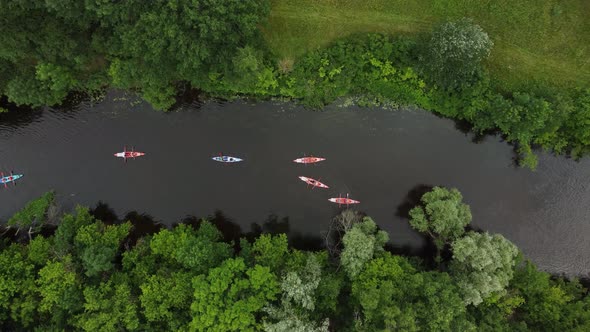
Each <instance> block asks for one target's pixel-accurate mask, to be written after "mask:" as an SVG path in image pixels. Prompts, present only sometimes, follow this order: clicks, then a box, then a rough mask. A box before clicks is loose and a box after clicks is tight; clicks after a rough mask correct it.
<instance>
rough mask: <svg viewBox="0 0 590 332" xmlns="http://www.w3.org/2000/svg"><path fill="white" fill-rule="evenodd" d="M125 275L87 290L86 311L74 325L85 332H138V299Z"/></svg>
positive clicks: (114, 276) (78, 317)
mask: <svg viewBox="0 0 590 332" xmlns="http://www.w3.org/2000/svg"><path fill="white" fill-rule="evenodd" d="M125 279H126V278H125V275H122V274H116V275H113V276H111V278H110V279H109V280H108V281H106V282H101V283H100V284H99V285H98V286H90V285H89V286H88V287H86V288H85V289H84V292H83V293H84V311H83V312H82V313H81V314H78V315H76V316H75V317H74V318H73V322H72V325H74V326H75V327H76V328H79V329H81V330H84V331H122V330H125V331H137V330H138V328H139V316H138V306H137V299H136V298H135V297H134V296H133V294H132V289H131V286H130V285H129V284H128V283H127V282H126V280H125Z"/></svg>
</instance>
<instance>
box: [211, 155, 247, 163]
mask: <svg viewBox="0 0 590 332" xmlns="http://www.w3.org/2000/svg"><path fill="white" fill-rule="evenodd" d="M211 159H213V160H215V161H219V162H220V163H237V162H240V161H243V160H244V159H241V158H238V157H230V156H217V157H213V158H211Z"/></svg>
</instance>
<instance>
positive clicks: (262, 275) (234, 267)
mask: <svg viewBox="0 0 590 332" xmlns="http://www.w3.org/2000/svg"><path fill="white" fill-rule="evenodd" d="M193 288H194V301H193V303H192V304H191V313H192V317H193V319H192V321H191V322H190V324H189V328H190V329H191V330H193V331H219V332H221V331H255V330H258V329H259V328H260V327H261V323H260V322H259V321H258V319H257V318H256V317H257V316H260V314H261V310H262V308H263V307H264V306H266V305H268V303H269V302H270V301H272V300H275V299H276V296H277V294H278V292H279V284H278V282H277V278H276V276H275V275H274V274H272V273H271V272H270V269H269V268H268V267H266V266H260V265H256V266H254V267H252V268H248V267H246V264H245V263H244V261H243V259H241V258H230V259H227V260H226V261H224V262H223V263H222V264H221V266H219V267H216V268H213V269H211V270H210V271H209V273H208V274H206V275H199V276H198V277H195V278H194V279H193Z"/></svg>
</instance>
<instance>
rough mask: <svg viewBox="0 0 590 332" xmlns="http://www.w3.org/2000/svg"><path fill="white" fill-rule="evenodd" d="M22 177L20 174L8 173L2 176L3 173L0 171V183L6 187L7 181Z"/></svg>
mask: <svg viewBox="0 0 590 332" xmlns="http://www.w3.org/2000/svg"><path fill="white" fill-rule="evenodd" d="M22 177H23V175H22V174H10V175H8V176H4V173H0V184H4V186H5V187H6V185H7V184H8V183H9V182H14V181H16V180H18V179H20V178H22Z"/></svg>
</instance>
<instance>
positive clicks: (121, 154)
mask: <svg viewBox="0 0 590 332" xmlns="http://www.w3.org/2000/svg"><path fill="white" fill-rule="evenodd" d="M141 156H145V153H143V152H137V151H135V150H134V149H133V148H131V151H127V147H124V148H123V152H117V153H115V157H118V158H123V159H124V160H125V161H127V158H134V159H135V158H137V157H141Z"/></svg>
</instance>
